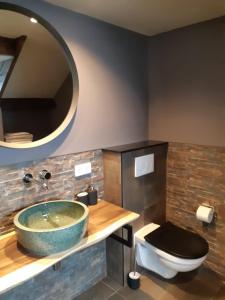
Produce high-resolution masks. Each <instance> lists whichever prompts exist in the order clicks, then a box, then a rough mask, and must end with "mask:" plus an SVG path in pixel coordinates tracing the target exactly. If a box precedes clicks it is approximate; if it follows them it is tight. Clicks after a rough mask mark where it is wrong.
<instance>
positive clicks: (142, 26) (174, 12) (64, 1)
mask: <svg viewBox="0 0 225 300" xmlns="http://www.w3.org/2000/svg"><path fill="white" fill-rule="evenodd" d="M45 1H47V2H50V3H52V4H55V5H59V6H62V7H65V8H68V9H71V10H74V11H76V12H79V13H82V14H85V15H88V16H91V17H94V18H96V19H99V20H103V21H106V22H108V23H111V24H115V25H118V26H120V27H123V28H127V29H130V30H133V31H136V32H139V33H142V34H145V35H148V36H152V35H155V34H158V33H162V32H166V31H169V30H172V29H175V28H180V27H184V26H187V25H191V24H194V23H198V22H202V21H205V20H210V19H214V18H216V17H220V16H223V15H225V0H45Z"/></svg>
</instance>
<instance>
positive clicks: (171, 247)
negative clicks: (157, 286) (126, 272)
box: [135, 222, 209, 278]
mask: <svg viewBox="0 0 225 300" xmlns="http://www.w3.org/2000/svg"><path fill="white" fill-rule="evenodd" d="M135 244H136V261H137V264H138V265H139V266H141V267H144V268H146V269H148V270H150V271H153V272H155V273H157V274H159V275H161V276H162V277H164V278H173V277H174V276H175V275H176V274H177V273H178V272H188V271H191V270H194V269H196V268H198V267H199V266H200V265H201V264H202V263H203V261H204V260H205V259H206V256H207V253H208V251H209V246H208V243H207V241H206V240H205V239H204V238H202V237H201V236H200V235H198V234H195V233H192V232H190V231H187V230H184V229H182V228H180V227H178V226H176V225H174V224H172V223H170V222H166V223H165V224H163V225H161V226H160V225H158V224H154V223H151V224H148V225H146V226H144V227H143V228H141V229H140V230H138V231H137V232H136V233H135Z"/></svg>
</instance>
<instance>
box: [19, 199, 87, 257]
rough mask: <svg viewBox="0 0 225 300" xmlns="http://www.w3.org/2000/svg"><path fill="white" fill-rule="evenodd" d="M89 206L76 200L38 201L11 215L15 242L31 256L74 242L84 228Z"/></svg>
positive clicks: (78, 239)
mask: <svg viewBox="0 0 225 300" xmlns="http://www.w3.org/2000/svg"><path fill="white" fill-rule="evenodd" d="M87 221H88V208H87V206H86V205H84V204H83V203H80V202H76V201H67V200H57V201H48V202H43V203H39V204H36V205H33V206H30V207H28V208H25V209H24V210H22V211H20V212H19V213H18V214H17V215H16V216H15V218H14V225H15V228H16V233H17V239H18V243H19V244H20V245H21V246H22V247H23V248H25V249H26V250H27V251H29V252H30V253H32V254H34V255H38V256H45V255H49V254H53V253H57V252H60V251H64V250H66V249H69V248H71V247H73V246H74V245H75V244H77V243H78V242H79V241H80V240H81V239H82V237H83V236H84V234H85V232H86V228H87Z"/></svg>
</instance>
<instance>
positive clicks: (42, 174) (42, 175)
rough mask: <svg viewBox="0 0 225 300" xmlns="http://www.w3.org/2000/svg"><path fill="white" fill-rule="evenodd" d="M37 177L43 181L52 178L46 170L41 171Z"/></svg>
mask: <svg viewBox="0 0 225 300" xmlns="http://www.w3.org/2000/svg"><path fill="white" fill-rule="evenodd" d="M39 177H40V179H43V180H44V179H45V180H49V179H50V178H51V177H52V174H51V173H50V172H49V171H47V170H42V171H41V172H40V173H39Z"/></svg>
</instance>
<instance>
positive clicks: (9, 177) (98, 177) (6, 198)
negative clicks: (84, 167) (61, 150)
mask: <svg viewBox="0 0 225 300" xmlns="http://www.w3.org/2000/svg"><path fill="white" fill-rule="evenodd" d="M88 161H91V163H92V174H91V175H88V176H82V177H80V178H75V177H74V165H75V164H78V163H82V162H88ZM43 169H47V170H48V171H50V172H51V173H52V178H51V180H50V181H49V190H48V191H47V192H46V191H44V190H43V189H42V188H41V187H40V186H38V185H37V184H35V183H33V184H32V185H31V186H30V187H29V188H27V187H25V185H24V184H23V181H22V178H23V175H24V173H26V172H29V173H32V174H33V175H34V177H36V178H37V177H38V173H39V172H40V171H41V170H43ZM89 184H93V185H94V186H95V188H96V189H97V190H98V196H99V198H102V197H103V160H102V151H101V150H95V151H88V152H83V153H78V154H68V155H63V156H58V157H53V158H47V159H44V160H40V161H32V162H26V163H22V164H18V165H12V166H8V167H0V235H1V234H4V233H6V232H9V231H11V230H12V229H13V224H12V222H13V216H14V215H15V212H16V211H18V210H20V209H22V208H24V207H27V206H29V205H32V204H35V203H37V202H41V201H43V200H47V199H56V198H60V199H73V198H74V194H76V193H78V192H80V191H82V190H84V189H86V187H87V186H88V185H89Z"/></svg>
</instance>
